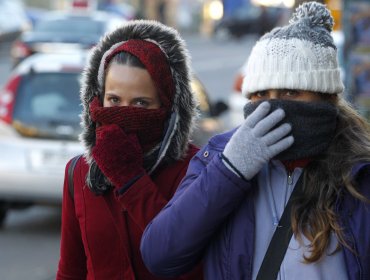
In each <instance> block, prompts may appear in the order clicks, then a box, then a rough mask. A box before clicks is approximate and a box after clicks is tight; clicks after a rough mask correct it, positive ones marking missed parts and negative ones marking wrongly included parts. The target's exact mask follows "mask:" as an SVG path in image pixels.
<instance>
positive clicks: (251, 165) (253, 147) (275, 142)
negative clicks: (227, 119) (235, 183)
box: [223, 102, 294, 180]
mask: <svg viewBox="0 0 370 280" xmlns="http://www.w3.org/2000/svg"><path fill="white" fill-rule="evenodd" d="M270 109H271V105H270V104H269V103H268V102H263V103H261V104H260V105H259V106H258V107H257V109H256V110H255V111H254V112H253V113H251V114H250V115H249V116H248V117H247V118H246V119H245V121H244V122H243V124H242V125H241V126H240V127H239V128H238V130H237V131H236V132H235V133H234V134H233V136H232V137H231V139H230V141H229V142H228V143H227V144H226V146H225V149H224V151H223V156H224V157H225V158H226V159H227V161H226V162H227V163H229V164H231V165H232V167H234V168H235V169H236V170H237V171H239V172H240V173H241V174H242V175H243V177H244V178H245V179H247V180H250V179H252V178H253V177H254V176H255V175H256V174H257V173H258V172H259V171H260V170H261V168H262V166H263V165H264V164H265V163H267V162H268V161H269V160H270V159H272V158H273V157H275V156H276V155H278V154H279V153H281V152H282V151H284V150H286V149H287V148H289V147H290V146H291V145H292V144H293V142H294V139H293V137H292V136H289V135H288V134H289V132H290V131H291V126H290V125H289V124H286V123H283V124H280V125H279V126H277V124H278V123H280V122H281V121H282V120H283V118H284V116H285V113H284V111H283V110H282V109H277V110H274V111H272V112H270ZM226 166H227V167H229V166H228V165H227V164H226ZM231 170H232V169H231ZM232 171H233V170H232ZM237 173H238V172H237Z"/></svg>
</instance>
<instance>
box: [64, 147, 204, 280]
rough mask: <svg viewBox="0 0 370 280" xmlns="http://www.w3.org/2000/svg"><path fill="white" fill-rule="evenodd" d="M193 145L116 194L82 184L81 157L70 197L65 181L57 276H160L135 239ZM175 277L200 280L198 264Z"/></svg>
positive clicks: (107, 279)
mask: <svg viewBox="0 0 370 280" xmlns="http://www.w3.org/2000/svg"><path fill="white" fill-rule="evenodd" d="M197 150H198V149H197V148H196V147H194V146H190V148H189V151H188V156H187V157H186V159H185V160H183V161H177V162H176V163H174V164H172V165H170V166H166V167H163V168H160V169H158V170H157V171H156V172H155V174H153V176H152V177H149V176H148V175H145V176H143V177H142V178H140V179H139V180H138V181H137V182H136V183H135V184H134V185H132V186H131V187H130V188H129V189H128V190H127V191H126V192H125V193H124V194H123V195H121V196H117V195H115V194H114V192H113V191H110V192H109V193H108V194H106V195H104V196H97V195H95V194H94V193H92V192H91V191H90V189H89V188H88V187H87V185H86V184H85V178H86V174H87V171H88V165H87V163H86V162H85V160H84V159H83V158H82V157H81V158H80V159H79V161H78V162H77V165H76V167H75V171H74V198H72V197H71V195H70V193H69V189H68V179H67V176H66V177H65V178H66V179H65V181H64V192H63V208H62V209H63V210H62V236H61V258H60V261H59V267H58V273H57V279H58V280H66V279H68V280H72V279H78V280H82V279H94V280H98V279H101V280H116V279H117V280H118V279H119V280H122V279H125V280H132V279H139V280H151V279H160V278H158V277H155V276H153V275H152V274H151V273H150V272H149V271H148V270H147V269H146V267H145V266H144V264H143V261H142V258H141V255H140V250H139V246H140V239H141V236H142V233H143V231H144V229H145V227H146V225H147V224H148V223H149V222H150V221H151V219H152V218H154V216H155V215H156V214H157V213H158V212H159V211H160V210H161V209H162V208H163V207H164V206H165V205H166V204H167V202H168V201H169V200H170V198H171V197H172V195H173V194H174V192H175V191H176V188H177V186H178V185H179V183H180V181H181V179H182V178H183V176H184V175H185V173H186V170H187V166H188V163H189V161H190V159H191V157H192V156H193V155H194V154H195V153H196V152H197ZM69 164H70V163H68V164H67V166H66V175H67V170H68V166H69ZM167 279H168V278H167ZM176 279H189V280H197V279H202V272H201V267H200V265H198V267H197V268H196V269H194V270H193V271H192V272H191V273H188V274H186V275H184V276H182V277H179V278H176Z"/></svg>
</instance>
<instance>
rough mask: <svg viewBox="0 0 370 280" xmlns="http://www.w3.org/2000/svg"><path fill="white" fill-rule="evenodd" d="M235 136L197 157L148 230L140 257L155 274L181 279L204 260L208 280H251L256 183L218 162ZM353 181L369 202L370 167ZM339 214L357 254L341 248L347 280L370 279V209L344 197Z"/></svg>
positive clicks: (219, 139) (215, 141)
mask: <svg viewBox="0 0 370 280" xmlns="http://www.w3.org/2000/svg"><path fill="white" fill-rule="evenodd" d="M234 131H235V130H233V131H231V132H228V133H225V134H222V135H217V136H215V137H213V138H212V139H211V140H210V142H209V143H208V145H207V146H205V147H204V148H203V149H201V150H200V151H199V152H198V153H197V154H196V155H195V156H194V157H193V159H192V161H191V162H190V165H189V168H188V172H187V174H186V176H185V178H184V180H183V181H182V183H181V184H180V187H179V188H178V190H177V192H176V193H175V195H174V197H173V198H172V199H171V200H170V201H169V203H168V204H167V205H166V206H165V208H164V209H163V210H162V211H161V212H160V213H159V214H158V215H157V216H156V217H155V218H154V220H153V221H152V222H151V223H149V225H148V226H147V228H146V230H145V232H144V235H143V237H142V240H141V253H142V257H143V260H144V262H145V264H146V266H147V267H148V268H149V270H150V271H151V272H152V273H154V274H157V275H160V276H175V275H180V274H181V273H184V272H185V271H189V270H190V269H191V268H192V267H193V266H194V265H195V264H196V263H198V262H199V261H201V260H202V261H203V263H204V270H205V276H206V279H210V280H217V279H220V280H221V279H222V280H228V279H248V280H249V279H251V278H252V264H253V259H252V258H253V249H254V244H253V240H254V230H255V225H254V224H255V223H254V203H253V189H254V188H252V185H253V183H252V182H246V181H244V180H243V179H241V178H239V177H238V176H236V175H235V174H234V173H233V172H231V171H230V170H229V169H228V168H226V167H225V166H224V164H223V163H222V160H221V158H220V152H222V151H223V149H224V147H225V145H226V143H227V142H228V140H229V139H230V137H231V135H232V133H233V132H234ZM353 178H354V179H355V180H356V182H357V183H358V187H359V190H360V192H361V193H363V194H364V195H365V196H366V197H368V198H370V163H368V164H358V165H356V166H355V167H354V168H353ZM252 181H253V180H252ZM336 211H337V213H338V215H339V216H340V221H341V226H342V227H343V230H344V233H345V236H346V237H347V241H348V243H349V244H350V246H351V247H352V248H353V249H354V251H356V252H357V254H354V253H353V252H352V251H351V250H349V249H348V248H346V247H343V253H344V258H345V263H346V269H347V273H348V279H349V280H355V279H356V280H369V279H370V205H369V204H366V203H364V202H361V201H359V200H356V199H354V198H353V197H352V196H351V195H349V194H348V193H345V194H344V195H343V197H342V198H341V199H338V202H337V205H336Z"/></svg>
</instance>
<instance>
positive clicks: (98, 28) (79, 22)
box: [34, 18, 104, 35]
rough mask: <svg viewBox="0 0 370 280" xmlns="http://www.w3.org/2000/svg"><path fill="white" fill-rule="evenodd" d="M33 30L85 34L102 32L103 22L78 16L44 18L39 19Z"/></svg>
mask: <svg viewBox="0 0 370 280" xmlns="http://www.w3.org/2000/svg"><path fill="white" fill-rule="evenodd" d="M34 30H35V31H38V32H56V33H71V32H73V33H75V34H76V33H77V34H81V35H86V34H102V33H103V32H104V23H103V22H101V21H93V20H85V19H79V18H69V19H58V20H50V21H49V20H45V21H40V22H39V23H38V24H37V25H36V26H35V29H34Z"/></svg>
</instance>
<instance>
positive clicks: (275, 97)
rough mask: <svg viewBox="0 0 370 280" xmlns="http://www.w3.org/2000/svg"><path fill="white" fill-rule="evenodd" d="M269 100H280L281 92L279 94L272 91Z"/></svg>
mask: <svg viewBox="0 0 370 280" xmlns="http://www.w3.org/2000/svg"><path fill="white" fill-rule="evenodd" d="M269 99H279V92H277V91H270V92H269Z"/></svg>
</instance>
